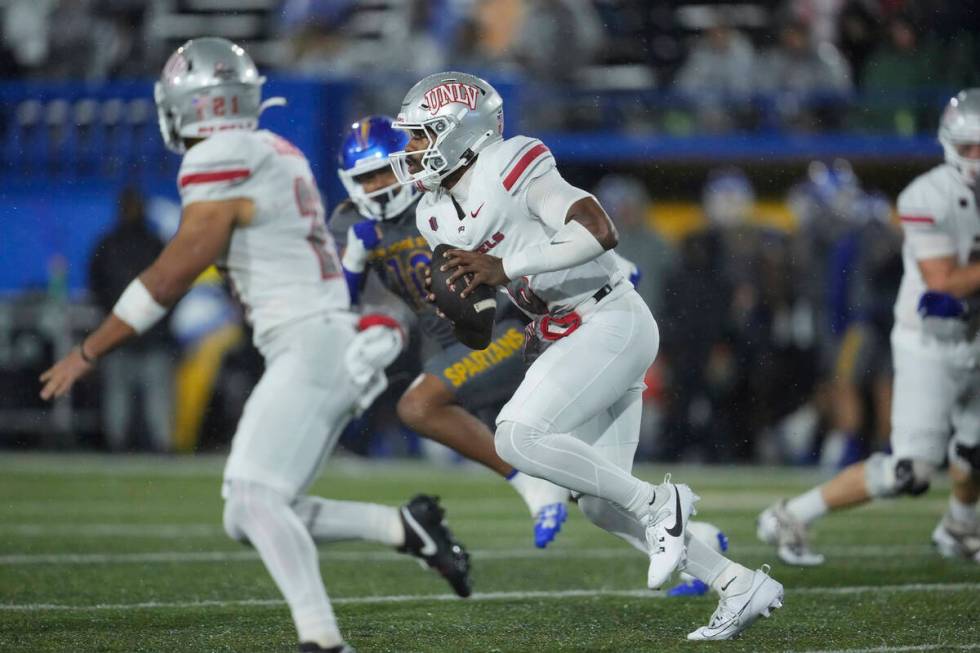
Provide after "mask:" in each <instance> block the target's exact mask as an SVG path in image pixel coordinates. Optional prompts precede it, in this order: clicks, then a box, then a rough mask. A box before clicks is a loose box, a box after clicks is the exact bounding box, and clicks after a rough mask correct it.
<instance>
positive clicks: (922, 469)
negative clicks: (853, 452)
mask: <svg viewBox="0 0 980 653" xmlns="http://www.w3.org/2000/svg"><path fill="white" fill-rule="evenodd" d="M935 471H936V468H935V466H934V465H933V464H932V463H928V462H926V461H924V460H917V459H915V458H896V457H895V456H887V455H885V454H882V453H876V454H872V455H871V457H869V458H868V460H867V462H865V464H864V480H865V484H866V485H867V488H868V493H869V494H870V495H871V496H873V497H894V496H898V495H899V494H909V495H911V496H918V495H920V494H922V493H924V492H925V491H926V490H928V489H929V483H930V482H931V481H932V475H933V473H934V472H935Z"/></svg>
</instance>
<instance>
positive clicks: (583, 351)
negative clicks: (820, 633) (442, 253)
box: [390, 72, 783, 640]
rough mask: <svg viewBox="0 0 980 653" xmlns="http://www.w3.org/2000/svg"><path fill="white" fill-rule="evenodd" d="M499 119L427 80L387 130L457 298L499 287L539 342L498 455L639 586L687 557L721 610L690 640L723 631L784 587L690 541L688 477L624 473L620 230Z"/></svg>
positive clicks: (478, 101)
mask: <svg viewBox="0 0 980 653" xmlns="http://www.w3.org/2000/svg"><path fill="white" fill-rule="evenodd" d="M503 120H504V116H503V100H502V99H501V97H500V95H499V94H498V93H497V91H496V90H495V89H494V88H493V87H492V86H490V85H489V84H488V83H487V82H486V81H484V80H482V79H480V78H478V77H475V76H473V75H469V74H466V73H458V72H448V73H439V74H435V75H430V76H428V77H426V78H425V79H423V80H422V81H420V82H419V83H418V84H416V85H415V86H414V87H413V88H412V89H411V90H410V91H409V92H408V94H407V95H406V96H405V100H404V102H403V103H402V106H401V111H400V113H399V115H398V118H397V120H396V121H395V127H396V128H398V129H402V130H405V131H407V132H408V134H409V142H408V144H407V146H406V147H405V150H404V151H402V152H396V153H394V154H392V156H391V157H390V158H391V161H392V167H393V169H394V170H395V173H396V175H397V176H398V177H399V179H400V180H401V181H402V182H403V183H411V184H414V185H415V187H416V188H418V189H419V190H423V191H425V192H424V195H423V196H422V199H421V200H420V201H419V203H418V205H417V207H416V225H417V226H418V229H419V232H420V233H421V234H422V235H423V236H424V237H425V239H426V241H427V242H428V244H429V246H430V247H432V248H435V247H436V246H437V245H440V244H443V243H445V244H448V245H450V246H453V247H456V248H458V249H456V250H454V251H453V252H451V253H450V259H449V262H448V264H446V267H447V269H454V271H453V272H452V274H451V275H450V277H449V280H450V282H452V280H454V279H455V278H459V277H461V276H462V275H464V274H467V273H471V274H472V275H473V277H472V278H471V279H470V280H469V284H468V285H467V287H466V289H465V290H463V293H462V294H463V295H465V294H467V293H468V291H471V290H472V289H473V288H475V287H476V286H477V285H479V284H486V285H488V286H491V287H494V286H504V285H509V286H510V287H509V288H508V290H509V291H510V293H511V297H512V298H513V300H514V302H515V303H516V304H517V305H518V306H519V307H521V308H522V309H523V310H524V311H525V312H527V313H529V314H530V315H533V316H534V317H535V318H536V320H537V322H536V332H537V333H539V334H540V336H541V338H542V342H546V343H547V344H548V346H547V347H545V348H544V349H543V351H542V352H541V353H540V355H539V356H538V357H537V358H536V359H535V360H534V362H533V363H532V364H531V366H530V367H529V368H528V370H527V373H526V375H525V377H524V380H523V381H522V382H521V384H520V386H519V387H518V388H517V391H516V392H515V393H514V396H513V397H512V398H511V399H510V401H508V402H507V404H506V405H505V406H504V408H503V409H502V410H501V412H500V414H499V415H498V417H497V430H496V433H495V445H496V449H497V453H498V454H499V455H500V457H501V458H502V459H503V460H505V461H507V462H508V463H509V464H511V465H513V466H514V467H515V468H517V469H519V470H521V471H522V472H524V473H526V474H529V475H532V476H536V477H539V478H544V479H547V480H549V481H551V482H552V483H554V484H556V485H560V486H562V487H566V488H568V489H570V490H572V491H574V492H576V493H578V494H580V495H581V498H580V500H579V507H580V508H581V509H582V512H583V513H584V514H585V515H586V517H587V518H588V519H589V520H591V521H592V522H593V523H595V524H596V525H598V526H600V527H602V528H604V529H605V530H608V531H610V532H612V533H614V534H616V535H619V536H620V537H622V538H623V539H625V540H627V541H628V542H630V543H631V544H633V545H634V546H635V547H636V548H638V549H640V550H641V551H643V552H644V553H646V554H647V555H648V556H649V562H650V566H649V573H648V576H647V584H648V586H650V587H659V586H660V585H661V584H663V583H664V582H665V581H666V580H667V579H668V578H669V577H670V576H671V574H672V573H673V572H674V570H675V569H678V568H683V569H684V570H685V571H687V572H688V573H690V574H692V575H693V576H695V577H697V578H699V579H700V580H702V581H704V582H705V583H707V584H709V585H710V586H712V587H713V588H715V589H716V590H718V591H719V593H720V595H721V600H720V603H719V606H718V609H717V610H716V611H715V613H714V615H713V616H712V617H711V620H710V622H709V624H708V625H707V626H704V627H702V628H699V629H697V630H696V631H694V632H692V633H691V634H690V635H688V638H689V639H698V640H701V639H728V638H730V637H733V636H735V635H737V634H738V633H740V632H741V631H742V630H744V629H745V628H747V627H748V626H749V625H750V624H751V623H753V622H754V621H755V620H756V619H757V618H758V617H759V616H763V615H768V614H769V612H770V611H771V610H773V609H775V608H778V607H780V605H781V604H782V598H783V588H782V585H780V584H779V583H778V582H777V581H775V580H773V579H772V578H770V577H769V576H768V574H767V573H766V572H765V571H764V570H758V571H754V572H753V571H751V570H749V569H747V568H745V567H743V566H742V565H739V564H737V563H734V562H731V561H730V560H728V559H726V558H725V557H723V556H722V555H721V554H720V553H718V552H717V551H715V550H713V549H712V548H711V547H709V546H708V545H707V544H704V543H702V542H700V541H698V540H696V539H693V538H691V537H689V533H688V531H687V526H688V520H689V518H690V516H691V514H692V513H693V512H694V503H695V501H697V497H696V496H695V495H694V493H693V492H692V491H691V490H690V488H688V487H687V486H685V485H679V484H674V483H671V482H670V479H669V477H668V478H667V479H665V480H664V482H663V483H662V484H660V485H657V486H654V485H651V484H650V483H647V482H645V481H642V480H640V479H638V478H636V477H635V476H633V475H632V474H631V473H630V472H631V468H632V465H633V456H634V454H635V451H636V446H637V442H638V433H639V426H640V417H641V397H640V395H641V391H642V388H643V375H644V373H645V372H646V370H647V368H648V367H649V366H650V364H651V363H653V360H654V358H655V357H656V354H657V348H658V346H659V337H658V333H657V325H656V322H655V321H654V319H653V316H652V315H651V314H650V311H649V309H648V308H647V306H646V304H645V303H644V302H643V300H642V299H641V298H640V296H639V295H638V294H637V293H636V291H635V290H634V289H633V287H632V286H631V285H630V284H629V283H628V281H627V280H626V279H625V278H624V275H623V273H622V272H621V270H620V268H619V266H618V265H617V263H616V261H615V260H614V258H613V255H612V253H610V252H609V250H610V249H612V248H613V247H615V245H616V238H617V236H616V231H615V228H614V227H613V224H612V222H611V221H610V219H609V217H608V216H607V215H606V213H605V212H604V211H603V210H602V207H601V206H599V204H598V203H597V202H596V200H595V198H594V197H593V196H591V195H590V194H589V193H586V192H585V191H582V190H580V189H578V188H575V187H574V186H571V185H570V184H568V183H567V182H566V181H565V180H564V179H563V178H562V177H561V175H560V174H559V173H558V171H557V169H556V167H555V160H554V158H553V157H552V156H551V153H550V152H549V150H548V148H547V147H546V146H545V145H544V144H543V143H542V142H540V141H538V140H535V139H532V138H527V137H524V136H516V137H513V138H510V139H507V140H504V138H503Z"/></svg>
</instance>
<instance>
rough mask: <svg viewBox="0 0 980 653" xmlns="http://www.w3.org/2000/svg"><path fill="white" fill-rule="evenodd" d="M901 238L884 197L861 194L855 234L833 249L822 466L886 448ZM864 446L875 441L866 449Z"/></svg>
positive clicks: (856, 208) (853, 217)
mask: <svg viewBox="0 0 980 653" xmlns="http://www.w3.org/2000/svg"><path fill="white" fill-rule="evenodd" d="M901 247H902V238H901V232H900V231H899V230H898V229H897V228H896V226H895V225H894V224H893V223H892V222H891V206H890V204H889V203H888V201H887V200H885V199H884V198H883V197H881V196H878V195H874V194H866V193H863V192H862V194H861V196H860V197H859V198H858V200H857V201H856V202H855V203H854V205H853V207H852V210H851V228H850V229H849V230H848V231H847V233H845V234H844V235H843V236H842V237H841V238H840V239H839V240H838V241H837V243H836V244H835V247H834V252H833V268H834V271H835V272H836V274H835V275H834V276H833V278H832V283H831V287H830V311H831V316H832V324H833V325H834V332H835V333H836V334H839V339H838V340H837V343H836V346H837V356H836V361H835V365H834V369H833V372H832V374H833V380H832V383H833V386H832V401H831V412H830V415H829V417H828V422H829V427H830V429H831V430H830V432H829V433H828V435H827V437H826V438H825V440H824V443H823V447H822V451H821V463H822V464H823V465H824V466H826V467H828V468H842V467H846V466H847V465H849V464H851V463H853V462H856V461H857V460H860V459H862V458H864V457H865V456H866V455H867V453H869V451H867V450H866V449H869V448H870V449H871V450H875V449H880V448H882V447H884V446H887V444H888V437H889V434H890V432H891V425H890V409H891V379H892V367H891V346H890V334H891V328H892V322H893V313H892V308H893V305H894V302H895V296H896V294H897V293H898V286H899V284H900V283H901V280H902V258H901ZM864 440H871V441H872V444H871V445H870V446H865V444H864V442H863V441H864Z"/></svg>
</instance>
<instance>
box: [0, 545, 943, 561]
mask: <svg viewBox="0 0 980 653" xmlns="http://www.w3.org/2000/svg"><path fill="white" fill-rule="evenodd" d="M825 550H826V551H827V552H828V553H831V554H832V555H838V556H841V557H843V556H847V557H850V558H878V557H884V556H888V557H896V556H901V557H915V556H926V555H933V549H932V547H931V546H927V545H918V544H914V545H890V546H876V545H855V546H834V547H827V548H826V549H825ZM737 552H738V553H739V554H743V555H759V554H765V553H771V552H772V547H768V546H763V545H749V546H740V547H738V548H737ZM470 554H471V555H472V556H473V557H474V558H476V559H477V560H542V561H543V560H547V559H549V558H551V559H559V560H567V559H594V560H608V559H616V558H629V557H633V558H637V559H639V558H638V556H637V555H636V554H634V553H633V550H632V549H629V548H626V547H608V548H584V547H573V548H568V549H550V550H548V551H541V550H537V549H532V548H531V547H520V548H507V549H475V550H472V551H470ZM258 559H259V557H258V554H256V553H255V552H254V551H252V550H232V551H150V552H144V553H11V554H6V555H0V567H2V566H15V565H47V564H58V565H87V564H169V563H180V562H188V563H191V562H237V561H252V560H258ZM320 559H321V560H322V561H323V562H328V563H329V562H392V561H399V560H405V554H402V553H396V552H394V551H330V550H329V549H326V550H324V551H323V552H322V553H321V556H320Z"/></svg>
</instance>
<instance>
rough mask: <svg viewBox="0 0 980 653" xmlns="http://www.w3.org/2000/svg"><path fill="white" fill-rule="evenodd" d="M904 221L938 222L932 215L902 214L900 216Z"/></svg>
mask: <svg viewBox="0 0 980 653" xmlns="http://www.w3.org/2000/svg"><path fill="white" fill-rule="evenodd" d="M898 219H899V220H901V221H902V222H928V223H930V224H932V223H934V222H936V221H935V220H934V219H933V218H932V217H931V216H928V215H901V216H899V217H898Z"/></svg>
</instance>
